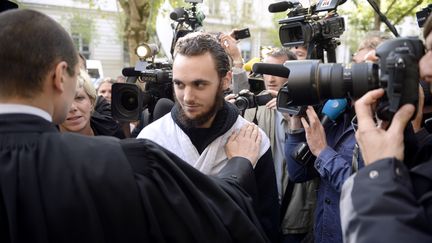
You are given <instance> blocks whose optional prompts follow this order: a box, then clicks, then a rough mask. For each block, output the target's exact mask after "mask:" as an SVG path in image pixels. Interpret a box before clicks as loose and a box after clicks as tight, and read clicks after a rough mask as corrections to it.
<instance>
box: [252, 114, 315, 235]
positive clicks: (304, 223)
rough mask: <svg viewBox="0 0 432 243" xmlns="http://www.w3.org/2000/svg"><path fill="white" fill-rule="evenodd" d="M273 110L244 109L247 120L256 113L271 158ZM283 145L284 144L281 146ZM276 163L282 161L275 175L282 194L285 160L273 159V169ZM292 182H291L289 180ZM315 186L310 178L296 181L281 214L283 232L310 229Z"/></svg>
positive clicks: (294, 232) (284, 186) (273, 127)
mask: <svg viewBox="0 0 432 243" xmlns="http://www.w3.org/2000/svg"><path fill="white" fill-rule="evenodd" d="M275 112H277V111H276V110H270V109H267V108H266V107H265V106H260V107H258V111H257V110H256V108H252V109H248V110H246V111H245V114H244V118H245V119H246V120H248V121H253V120H254V117H255V113H256V119H257V122H258V126H259V127H260V128H261V129H262V130H263V131H264V132H265V133H266V134H267V136H268V137H269V138H270V146H271V148H272V154H273V158H275V155H274V153H275V151H274V148H275V143H276V136H275ZM287 127H288V124H286V126H284V129H285V134H286V131H287ZM282 147H284V146H282ZM277 163H282V164H283V166H282V168H283V171H282V172H276V174H277V175H278V174H279V175H280V176H276V177H277V180H279V181H278V182H277V184H278V186H280V185H281V186H282V195H279V196H280V197H281V198H282V196H283V193H284V192H285V188H286V186H287V183H288V177H289V176H288V170H287V168H286V161H285V159H283V161H274V165H275V169H276V168H280V167H279V166H277ZM291 183H292V182H291ZM316 187H317V181H316V180H310V181H307V182H303V183H296V184H295V185H294V190H293V193H292V197H291V201H290V204H289V205H288V209H287V211H286V213H285V215H284V216H283V217H284V219H283V221H282V225H281V229H282V233H283V234H300V233H306V232H308V231H310V229H311V228H312V227H313V212H314V209H315V202H316Z"/></svg>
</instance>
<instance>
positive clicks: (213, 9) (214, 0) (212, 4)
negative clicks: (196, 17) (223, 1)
mask: <svg viewBox="0 0 432 243" xmlns="http://www.w3.org/2000/svg"><path fill="white" fill-rule="evenodd" d="M219 4H220V1H218V0H209V1H208V7H209V15H215V16H218V15H219V13H220V8H219Z"/></svg>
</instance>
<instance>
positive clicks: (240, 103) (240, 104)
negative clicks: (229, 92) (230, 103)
mask: <svg viewBox="0 0 432 243" xmlns="http://www.w3.org/2000/svg"><path fill="white" fill-rule="evenodd" d="M234 105H236V106H237V108H238V109H239V110H241V111H244V110H246V109H247V108H249V101H248V99H247V98H245V97H242V96H240V97H237V98H236V100H235V101H234Z"/></svg>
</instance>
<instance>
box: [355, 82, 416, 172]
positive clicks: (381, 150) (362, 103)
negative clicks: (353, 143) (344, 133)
mask: <svg viewBox="0 0 432 243" xmlns="http://www.w3.org/2000/svg"><path fill="white" fill-rule="evenodd" d="M383 95H384V89H376V90H372V91H369V92H368V93H366V94H365V95H363V96H362V97H361V98H360V99H359V100H357V101H356V102H355V111H356V114H357V120H358V129H357V132H356V140H357V143H358V144H359V146H360V150H361V153H362V156H363V160H364V162H365V165H369V164H372V163H374V162H376V161H378V160H380V159H384V158H389V157H395V158H397V159H399V160H403V156H404V143H403V138H404V136H403V134H404V129H405V127H406V125H407V123H408V122H409V120H410V118H411V116H412V115H413V113H414V110H415V108H414V106H413V105H411V104H406V105H404V106H402V107H401V108H400V109H399V110H398V111H397V112H396V114H395V115H394V117H393V120H392V122H391V124H390V127H389V128H388V129H387V131H386V130H384V129H383V128H381V127H378V126H376V125H375V121H374V119H373V117H374V112H373V107H375V106H376V104H377V102H378V99H379V98H381V97H382V96H383Z"/></svg>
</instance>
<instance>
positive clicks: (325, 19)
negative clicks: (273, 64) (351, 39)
mask: <svg viewBox="0 0 432 243" xmlns="http://www.w3.org/2000/svg"><path fill="white" fill-rule="evenodd" d="M344 2H345V1H341V0H320V1H319V2H318V4H315V5H311V6H310V8H303V6H302V5H301V3H299V2H298V1H282V2H277V3H273V4H270V5H269V8H268V9H269V11H270V12H271V13H277V12H283V11H286V10H288V9H293V10H291V11H290V12H288V17H287V18H285V19H282V20H279V24H280V25H281V26H280V28H279V39H280V42H281V44H282V45H283V46H285V47H294V46H308V47H309V50H308V59H310V58H317V59H323V54H321V53H320V52H322V50H321V49H325V50H327V51H328V50H332V51H333V52H334V49H335V48H336V46H337V45H338V44H339V42H338V41H336V39H335V38H338V37H340V36H341V35H342V34H343V32H344V31H345V22H344V19H343V17H340V16H339V15H338V14H337V12H336V8H337V6H338V5H340V4H342V3H344ZM324 11H327V12H328V13H327V14H326V15H320V13H321V12H324ZM313 49H317V50H316V51H317V54H316V55H317V56H316V57H312V56H311V55H312V53H311V52H312V50H313ZM330 58H332V59H333V56H332V57H330ZM330 58H329V59H330ZM334 59H335V57H334ZM334 61H335V60H330V62H334Z"/></svg>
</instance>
